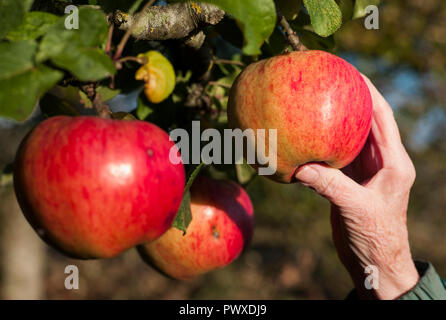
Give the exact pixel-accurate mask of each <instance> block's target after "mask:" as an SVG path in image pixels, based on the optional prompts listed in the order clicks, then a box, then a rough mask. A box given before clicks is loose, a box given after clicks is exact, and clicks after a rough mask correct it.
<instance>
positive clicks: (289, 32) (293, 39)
mask: <svg viewBox="0 0 446 320" xmlns="http://www.w3.org/2000/svg"><path fill="white" fill-rule="evenodd" d="M277 18H278V19H279V23H280V25H281V27H282V28H283V31H285V34H286V38H287V40H288V42H289V44H290V45H291V47H292V48H293V50H295V51H304V50H308V49H307V47H305V46H304V45H303V44H302V43H301V42H300V39H299V37H298V36H297V34H296V32H295V31H294V30H293V29H292V28H291V26H290V24H289V23H288V21H287V20H286V19H285V17H284V16H283V15H282V14H281V13H280V12H279V11H277Z"/></svg>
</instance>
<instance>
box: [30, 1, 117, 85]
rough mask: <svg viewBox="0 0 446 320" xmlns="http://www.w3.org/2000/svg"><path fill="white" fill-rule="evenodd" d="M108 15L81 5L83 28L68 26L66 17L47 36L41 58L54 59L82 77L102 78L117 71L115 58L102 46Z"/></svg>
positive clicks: (56, 63) (80, 18)
mask: <svg viewBox="0 0 446 320" xmlns="http://www.w3.org/2000/svg"><path fill="white" fill-rule="evenodd" d="M107 34H108V26H107V21H106V19H105V16H104V15H103V14H102V13H101V12H100V11H99V10H96V9H92V8H81V9H79V29H78V30H76V29H72V30H67V29H66V28H65V19H64V17H62V18H59V21H58V22H57V23H56V24H55V25H54V26H53V27H51V29H50V30H49V31H48V32H47V34H46V35H45V36H44V37H43V39H42V42H41V44H40V47H39V52H38V53H37V56H36V59H37V61H38V62H43V61H45V60H47V59H50V60H51V62H52V63H54V64H55V65H56V66H58V67H60V68H63V69H66V70H68V71H70V72H71V73H72V74H73V75H74V76H76V77H77V78H78V79H79V80H81V81H98V80H101V79H103V78H106V77H108V76H109V75H111V74H114V73H115V72H116V70H115V66H114V64H113V61H112V60H111V59H110V57H109V56H107V55H106V54H105V53H104V52H103V51H102V50H101V49H99V48H98V47H99V46H102V45H103V44H104V42H105V41H106V38H107Z"/></svg>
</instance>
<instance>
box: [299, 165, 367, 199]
mask: <svg viewBox="0 0 446 320" xmlns="http://www.w3.org/2000/svg"><path fill="white" fill-rule="evenodd" d="M295 177H296V179H297V180H298V181H299V182H301V183H302V184H303V185H305V186H307V187H310V188H313V189H314V190H315V191H316V192H317V193H319V194H320V195H321V196H323V197H325V198H327V199H328V200H329V201H330V202H332V203H333V204H335V205H337V206H341V207H342V206H351V204H352V202H356V201H357V199H360V198H361V197H360V195H359V194H360V193H362V186H360V185H359V184H357V183H356V182H355V181H353V180H352V179H350V178H349V177H347V176H346V175H345V174H343V173H342V172H341V171H340V170H338V169H335V168H331V167H328V166H325V165H321V164H306V165H303V166H302V167H300V168H299V169H298V170H297V171H296V174H295Z"/></svg>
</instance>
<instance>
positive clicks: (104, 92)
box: [96, 86, 121, 102]
mask: <svg viewBox="0 0 446 320" xmlns="http://www.w3.org/2000/svg"><path fill="white" fill-rule="evenodd" d="M96 92H97V93H99V94H100V95H101V97H102V100H103V101H104V102H107V101H108V100H111V99H113V98H114V97H116V96H117V95H118V94H119V93H120V92H121V90H119V89H114V90H113V89H110V88H109V87H107V86H98V87H97V88H96Z"/></svg>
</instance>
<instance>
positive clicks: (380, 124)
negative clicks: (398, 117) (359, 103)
mask: <svg viewBox="0 0 446 320" xmlns="http://www.w3.org/2000/svg"><path fill="white" fill-rule="evenodd" d="M363 78H364V80H365V82H366V83H367V86H368V87H369V90H370V94H371V96H372V100H373V118H372V127H371V134H372V135H373V138H374V141H375V144H376V146H377V147H378V148H379V151H380V153H381V155H382V158H383V166H384V167H386V166H389V167H393V166H394V165H397V164H398V163H399V162H401V161H402V160H403V159H404V158H405V156H406V153H405V149H404V146H403V144H402V142H401V136H400V133H399V130H398V125H397V123H396V121H395V118H394V116H393V111H392V108H391V107H390V105H389V104H388V103H387V101H386V100H385V99H384V97H383V96H382V95H381V93H380V92H379V91H378V90H377V89H376V87H375V86H374V85H373V83H372V82H371V81H370V80H369V79H368V78H367V77H365V76H364V75H363Z"/></svg>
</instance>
